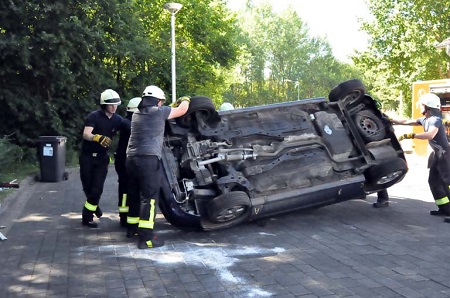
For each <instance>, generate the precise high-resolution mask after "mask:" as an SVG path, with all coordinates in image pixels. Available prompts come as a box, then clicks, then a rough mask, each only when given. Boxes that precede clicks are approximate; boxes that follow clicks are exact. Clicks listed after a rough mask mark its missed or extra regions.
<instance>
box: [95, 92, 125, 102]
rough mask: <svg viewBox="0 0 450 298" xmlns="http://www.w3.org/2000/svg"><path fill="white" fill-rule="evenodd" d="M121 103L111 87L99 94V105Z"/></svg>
mask: <svg viewBox="0 0 450 298" xmlns="http://www.w3.org/2000/svg"><path fill="white" fill-rule="evenodd" d="M121 103H122V102H121V101H120V96H119V94H118V93H117V92H116V91H114V90H112V89H106V90H105V91H103V92H102V94H101V95H100V104H101V105H120V104H121Z"/></svg>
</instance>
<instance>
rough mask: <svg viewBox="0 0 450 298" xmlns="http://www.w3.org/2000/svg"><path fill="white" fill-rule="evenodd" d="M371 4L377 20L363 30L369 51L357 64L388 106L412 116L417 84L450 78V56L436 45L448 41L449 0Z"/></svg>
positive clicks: (378, 1)
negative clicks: (413, 96) (412, 88)
mask: <svg viewBox="0 0 450 298" xmlns="http://www.w3.org/2000/svg"><path fill="white" fill-rule="evenodd" d="M368 3H369V8H370V11H371V13H372V15H373V16H374V19H373V21H366V22H364V23H363V27H362V28H363V29H364V30H365V31H367V33H368V34H369V36H370V45H369V49H368V51H366V52H364V53H358V54H357V55H356V56H355V57H354V59H353V60H354V62H355V64H356V65H357V66H358V68H359V69H361V70H364V73H365V78H366V80H365V81H368V82H371V88H372V90H373V93H374V94H375V95H376V97H378V98H379V99H381V100H382V101H383V103H384V106H386V107H388V108H391V109H399V108H400V109H402V112H404V114H406V115H411V98H412V94H411V86H412V83H413V82H415V81H418V80H433V79H441V78H449V77H450V57H449V56H447V55H446V54H445V53H444V51H443V50H437V49H436V48H435V47H434V46H435V45H436V44H437V43H439V42H441V41H442V40H444V39H445V38H447V37H449V32H450V22H448V20H449V19H450V9H449V6H448V1H444V0H436V1H429V0H420V1H415V0H396V1H391V0H376V1H375V0H369V1H368ZM401 105H402V107H401Z"/></svg>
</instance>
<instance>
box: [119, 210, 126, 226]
mask: <svg viewBox="0 0 450 298" xmlns="http://www.w3.org/2000/svg"><path fill="white" fill-rule="evenodd" d="M119 217H120V226H121V227H123V228H127V227H128V224H127V213H119Z"/></svg>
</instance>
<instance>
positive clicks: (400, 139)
mask: <svg viewBox="0 0 450 298" xmlns="http://www.w3.org/2000/svg"><path fill="white" fill-rule="evenodd" d="M415 135H416V134H415V133H405V134H402V135H401V136H400V137H399V138H398V141H399V142H401V141H403V140H405V139H414V136H415Z"/></svg>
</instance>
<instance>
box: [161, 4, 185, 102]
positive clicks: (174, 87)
mask: <svg viewBox="0 0 450 298" xmlns="http://www.w3.org/2000/svg"><path fill="white" fill-rule="evenodd" d="M182 7H183V5H182V4H180V3H175V2H167V3H164V9H166V10H168V11H169V12H170V14H171V17H170V27H171V37H172V103H174V102H176V100H177V85H176V68H175V14H176V13H177V12H178V11H179V10H180V9H181V8H182Z"/></svg>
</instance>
